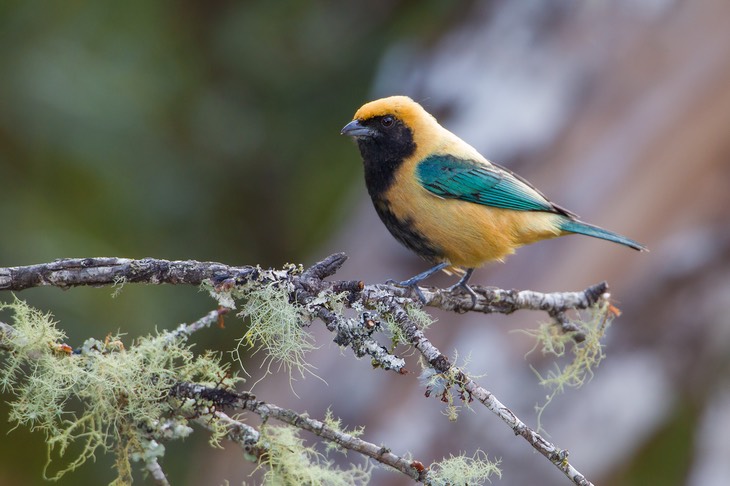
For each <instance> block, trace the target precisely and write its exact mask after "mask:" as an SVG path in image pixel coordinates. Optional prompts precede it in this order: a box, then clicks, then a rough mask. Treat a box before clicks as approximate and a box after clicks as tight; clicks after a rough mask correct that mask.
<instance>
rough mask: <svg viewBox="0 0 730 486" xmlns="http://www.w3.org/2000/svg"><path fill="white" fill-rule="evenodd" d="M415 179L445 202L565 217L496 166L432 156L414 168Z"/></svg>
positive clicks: (557, 208) (507, 171) (548, 202)
mask: <svg viewBox="0 0 730 486" xmlns="http://www.w3.org/2000/svg"><path fill="white" fill-rule="evenodd" d="M416 177H417V178H418V181H419V182H420V183H421V185H422V186H423V187H425V188H426V189H427V190H428V191H430V192H432V193H433V194H435V195H437V196H439V197H443V198H446V199H461V200H463V201H469V202H473V203H476V204H483V205H485V206H493V207H496V208H504V209H514V210H517V211H548V212H553V213H561V214H566V215H569V213H568V212H567V211H565V210H563V209H562V208H560V207H559V206H556V205H554V204H553V203H551V202H550V201H548V200H547V199H546V198H545V196H543V195H542V194H541V193H540V192H539V191H538V190H537V189H535V188H534V187H532V185H530V183H528V182H527V181H525V180H524V179H522V178H520V177H519V176H517V175H516V174H513V173H512V172H510V171H509V170H507V169H505V168H503V167H499V166H497V165H492V166H488V165H484V164H480V163H479V162H475V161H473V160H465V159H459V158H457V157H454V156H451V155H432V156H430V157H427V158H425V159H423V160H422V161H421V162H420V163H419V164H418V166H417V167H416Z"/></svg>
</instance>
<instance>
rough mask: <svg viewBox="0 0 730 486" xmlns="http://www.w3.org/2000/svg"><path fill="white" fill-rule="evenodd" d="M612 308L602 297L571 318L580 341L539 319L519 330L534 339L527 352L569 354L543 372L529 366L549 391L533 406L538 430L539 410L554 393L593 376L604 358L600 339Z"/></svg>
mask: <svg viewBox="0 0 730 486" xmlns="http://www.w3.org/2000/svg"><path fill="white" fill-rule="evenodd" d="M616 312H618V311H617V309H616V308H615V307H613V306H612V305H611V303H610V302H608V301H607V300H602V301H600V302H599V303H598V304H596V305H594V306H593V307H591V308H589V309H588V311H587V313H585V314H586V317H585V318H584V319H576V320H575V321H573V324H575V325H576V326H577V328H578V329H579V331H577V332H580V333H582V334H583V336H584V337H585V339H584V340H583V341H580V342H578V341H576V340H575V339H574V338H575V335H576V332H563V331H562V330H561V329H560V328H559V327H558V326H556V325H555V324H554V323H543V324H541V325H540V326H539V327H538V328H537V329H534V330H521V332H523V333H525V334H527V335H529V336H531V337H533V338H534V339H535V346H534V347H533V349H532V350H531V351H530V352H529V353H532V352H533V351H535V350H537V349H539V350H540V352H541V353H542V354H543V355H544V356H552V357H553V358H556V359H560V358H569V361H568V362H567V363H565V364H563V365H560V364H558V363H554V364H553V369H550V370H548V371H547V372H546V373H544V374H543V373H540V372H538V371H537V370H536V369H535V368H534V367H533V368H532V369H533V371H534V372H535V374H536V375H537V377H538V380H539V383H540V385H541V386H543V387H545V388H547V389H548V390H549V391H550V392H549V393H548V394H547V395H546V397H545V402H544V403H543V404H542V405H537V406H536V407H535V409H536V411H537V420H538V430H541V419H542V414H543V412H544V411H545V409H546V408H547V406H548V405H549V404H550V402H551V401H552V400H553V399H554V398H555V397H556V396H557V395H559V394H561V393H563V391H564V390H565V388H566V387H569V388H580V387H581V386H583V384H585V383H586V382H587V381H590V380H591V378H593V373H594V370H595V369H596V367H598V365H599V364H600V363H601V361H602V360H603V358H605V354H604V351H603V343H602V339H603V338H604V336H605V334H606V331H607V329H608V327H609V326H610V325H611V322H612V321H613V318H614V317H615V316H616ZM529 353H528V354H529Z"/></svg>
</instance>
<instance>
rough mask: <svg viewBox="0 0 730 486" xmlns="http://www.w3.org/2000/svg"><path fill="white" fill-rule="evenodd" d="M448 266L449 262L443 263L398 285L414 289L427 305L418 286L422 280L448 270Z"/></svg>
mask: <svg viewBox="0 0 730 486" xmlns="http://www.w3.org/2000/svg"><path fill="white" fill-rule="evenodd" d="M448 266H449V263H448V262H441V263H439V264H438V265H436V266H434V267H432V268H429V269H428V270H426V271H425V272H422V273H419V274H418V275H416V276H415V277H411V278H409V279H408V280H404V281H402V282H398V285H400V286H401V287H410V288H412V289H413V290H414V291H415V292H416V295H417V296H418V298H419V300H420V301H421V302H422V303H424V304H425V303H426V297H425V296H424V295H423V292H421V289H419V288H418V284H419V283H420V282H421V280H425V279H427V278H428V277H430V276H431V275H433V274H434V273H436V272H438V271H439V270H443V269H444V268H446V267H448ZM462 280H463V279H462Z"/></svg>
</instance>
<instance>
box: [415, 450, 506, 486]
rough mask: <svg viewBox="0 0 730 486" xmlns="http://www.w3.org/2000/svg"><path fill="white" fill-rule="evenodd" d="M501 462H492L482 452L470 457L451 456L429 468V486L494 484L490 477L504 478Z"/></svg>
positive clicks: (479, 451)
mask: <svg viewBox="0 0 730 486" xmlns="http://www.w3.org/2000/svg"><path fill="white" fill-rule="evenodd" d="M499 463H500V461H499V460H494V461H490V460H489V458H488V457H487V454H486V453H485V452H483V451H481V450H478V451H477V452H476V453H474V455H473V456H471V457H469V456H466V455H459V456H450V457H449V458H448V459H444V460H442V461H440V462H436V463H433V464H431V466H430V468H429V474H428V479H429V484H431V486H457V485H458V486H460V485H468V486H477V485H480V484H485V482H487V481H488V482H490V483H491V482H492V480H491V479H490V476H497V477H499V478H501V477H502V471H501V470H500V469H499Z"/></svg>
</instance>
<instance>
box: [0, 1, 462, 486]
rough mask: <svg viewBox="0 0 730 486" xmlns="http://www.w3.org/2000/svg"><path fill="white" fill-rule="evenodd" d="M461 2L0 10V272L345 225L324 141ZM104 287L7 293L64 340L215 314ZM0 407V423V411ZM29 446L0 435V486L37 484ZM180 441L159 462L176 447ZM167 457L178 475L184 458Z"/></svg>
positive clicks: (225, 247)
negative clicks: (393, 55)
mask: <svg viewBox="0 0 730 486" xmlns="http://www.w3.org/2000/svg"><path fill="white" fill-rule="evenodd" d="M463 7H464V5H463V4H462V5H460V4H459V3H458V2H445V1H429V2H417V1H388V0H379V1H370V2H334V1H329V2H328V1H319V2H298V1H292V0H286V1H279V2H267V1H249V2H235V1H221V0H218V1H210V2H194V1H190V0H188V1H181V2H173V1H158V2H149V1H143V0H132V1H127V2H111V1H85V0H76V1H65V2H42V1H32V0H31V1H22V0H19V1H16V0H9V1H5V2H0V221H1V222H2V238H0V266H14V265H24V264H30V263H38V262H44V261H50V260H53V259H56V258H61V257H71V256H102V255H109V256H127V257H144V256H155V257H159V258H170V259H187V258H191V259H199V260H217V261H222V262H225V263H230V264H249V263H260V264H262V265H277V266H278V265H281V264H283V263H285V262H287V261H294V262H300V261H302V260H303V259H304V258H306V256H307V254H308V252H310V251H311V250H312V249H313V248H315V246H316V245H317V244H318V243H319V242H321V241H322V239H323V237H324V236H326V235H327V234H328V232H330V231H331V229H332V228H333V226H335V225H336V224H337V223H338V222H340V221H341V220H342V219H343V218H344V215H345V214H346V209H347V208H343V207H342V204H341V202H340V201H342V199H343V196H345V195H346V194H347V192H348V191H350V190H351V189H350V188H351V187H352V184H353V183H357V182H359V177H360V173H361V169H360V164H359V163H358V162H359V160H358V158H357V155H356V152H355V151H354V150H353V148H352V146H351V143H350V142H348V141H347V140H344V139H342V138H340V137H339V135H338V132H339V129H340V128H341V127H342V125H344V123H345V122H347V121H348V120H349V119H350V117H351V116H352V114H353V113H354V111H355V109H356V108H357V107H358V106H359V105H360V104H361V103H362V102H364V101H366V100H367V98H368V90H369V85H370V83H371V79H372V78H373V74H374V71H375V69H376V67H377V65H378V60H379V58H380V56H381V55H382V53H383V51H384V50H385V49H386V48H387V47H388V46H389V45H391V44H392V43H394V42H396V41H399V40H408V41H409V42H428V40H429V39H433V38H437V37H438V36H439V35H440V33H442V32H443V30H444V26H445V24H446V22H448V21H449V19H453V18H455V17H458V15H459V14H460V12H462V11H464V9H463ZM305 263H307V262H305ZM110 294H111V290H110V289H74V290H72V291H69V292H61V291H60V290H58V289H36V290H30V291H26V292H23V293H22V294H21V295H19V297H21V298H23V299H26V300H28V301H29V302H30V303H31V304H32V305H34V306H36V307H38V308H40V309H45V310H51V311H52V312H53V313H54V314H55V316H56V317H57V318H58V319H59V320H60V321H61V324H60V327H61V328H63V329H64V330H66V331H67V332H68V334H69V344H71V345H72V346H77V345H79V344H80V342H81V340H82V339H84V338H86V337H97V338H101V339H103V337H104V336H105V335H106V334H108V333H109V332H116V331H117V330H122V331H123V332H129V333H130V334H131V335H133V336H134V335H138V334H146V333H148V332H151V331H152V330H153V328H154V326H156V325H157V326H160V327H170V326H172V325H174V324H175V323H178V322H182V321H192V320H194V319H196V318H198V317H199V316H200V315H202V314H203V313H204V312H206V311H207V310H209V309H210V307H211V306H212V305H213V302H212V301H210V299H209V298H208V297H206V296H204V295H202V294H200V293H198V292H197V290H196V289H178V288H152V287H134V286H127V287H126V288H125V289H124V290H123V292H122V293H121V296H120V297H119V298H117V299H114V300H112V299H111V298H110ZM10 298H11V297H10V295H7V296H4V297H0V299H2V300H3V301H9V300H10ZM3 317H4V316H0V318H3ZM235 335H239V336H240V330H226V331H224V332H222V333H221V334H220V336H215V335H214V336H210V335H208V336H205V337H201V339H200V341H201V343H200V344H199V346H200V349H203V348H205V347H216V343H214V342H213V340H214V339H220V340H223V339H225V340H227V341H226V343H225V344H221V345H220V346H219V347H221V348H225V349H230V347H231V346H230V343H231V342H232V340H231V336H235ZM0 415H2V419H1V420H2V423H5V426H4V427H2V428H0V430H5V431H7V429H8V428H9V425H8V424H7V422H6V417H7V410H6V409H5V408H4V407H0ZM203 439H204V438H203ZM41 442H42V437H40V435H38V434H37V435H32V434H29V433H28V432H27V431H21V430H16V431H13V432H12V433H11V436H10V438H6V439H5V440H2V441H0V450H1V451H2V452H1V453H0V470H2V471H3V473H2V474H0V484H32V483H38V482H40V481H41V480H40V468H41V465H42V463H43V462H44V459H45V458H44V446H43V444H42V443H41ZM19 443H23V444H26V443H30V444H31V445H29V446H28V447H25V445H24V446H23V447H18V444H19ZM191 445H192V444H191V443H190V442H188V444H187V445H186V446H185V447H180V448H178V447H177V446H173V447H172V448H171V451H173V450H174V451H175V452H179V454H180V455H186V454H187V455H188V456H192V454H193V452H192V451H191V450H192V449H193V447H191ZM173 460H175V462H174V464H176V466H175V467H171V468H169V469H170V470H171V471H173V473H172V474H171V479H172V480H173V481H174V482H175V484H182V483H183V480H182V478H183V477H184V476H185V471H186V470H187V468H188V467H191V466H192V465H193V464H194V462H191V461H190V460H189V459H187V460H186V458H185V457H178V458H173V457H170V458H168V459H167V460H166V463H167V464H168V465H169V464H171V463H173ZM13 465H15V466H16V467H12V466H13ZM18 465H23V466H22V467H17V466H18ZM109 467H110V463H109V462H108V461H107V459H105V458H100V462H99V463H98V465H97V468H96V469H95V468H94V467H89V466H87V467H84V468H83V470H82V471H79V472H77V473H74V474H71V475H69V477H68V478H64V480H63V481H62V484H63V483H69V484H104V483H105V482H106V481H105V479H104V478H110V477H112V475H111V474H110V471H109V470H108V468H109ZM99 468H100V469H99Z"/></svg>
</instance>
